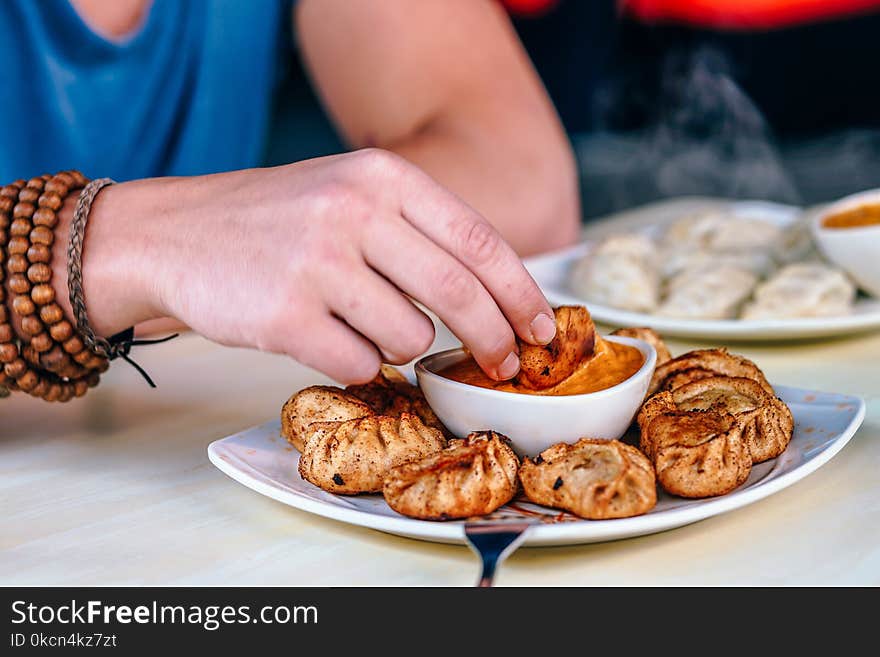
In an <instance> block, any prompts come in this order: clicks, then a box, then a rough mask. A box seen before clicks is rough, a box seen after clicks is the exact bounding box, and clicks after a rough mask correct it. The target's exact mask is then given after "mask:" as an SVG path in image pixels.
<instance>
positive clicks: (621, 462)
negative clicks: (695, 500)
mask: <svg viewBox="0 0 880 657" xmlns="http://www.w3.org/2000/svg"><path fill="white" fill-rule="evenodd" d="M519 478H520V481H521V482H522V486H523V491H524V492H525V494H526V497H528V498H529V499H530V500H531V501H532V502H535V503H536V504H543V505H545V506H551V507H554V508H557V509H565V510H566V511H570V512H571V513H574V514H575V515H578V516H580V517H582V518H588V519H590V520H604V519H607V518H627V517H629V516H637V515H641V514H643V513H647V512H648V511H650V510H651V509H652V508H653V507H654V505H655V504H656V503H657V486H656V484H655V481H654V469H653V468H652V467H651V463H650V462H649V461H648V459H646V458H645V456H644V454H642V453H641V452H639V451H638V450H637V449H635V448H634V447H630V446H629V445H625V444H624V443H622V442H620V441H617V440H592V439H590V438H581V439H580V440H579V441H577V442H576V443H575V444H574V445H568V444H566V443H558V444H556V445H553V446H552V447H550V448H548V449H545V450H544V451H543V452H541V454H540V455H539V456H537V457H535V459H534V460H529V459H525V460H524V461H523V464H522V466H521V467H520V471H519Z"/></svg>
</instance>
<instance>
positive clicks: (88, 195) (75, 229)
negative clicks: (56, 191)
mask: <svg viewBox="0 0 880 657" xmlns="http://www.w3.org/2000/svg"><path fill="white" fill-rule="evenodd" d="M113 184H115V181H114V180H112V179H110V178H98V179H96V180H92V181H91V182H90V183H88V184H87V185H86V186H85V187H84V188H83V190H82V192H81V193H80V195H79V199H77V202H76V209H75V210H74V213H73V221H72V222H71V224H70V241H69V243H68V246H67V287H68V292H69V294H70V305H71V307H72V308H73V314H74V315H75V316H76V328H77V331H78V332H79V335H80V336H81V337H82V339H83V342H85V344H86V346H87V347H88V348H89V349H90V350H91V351H92V352H93V353H95V354H97V355H98V356H101V357H103V358H107V359H109V360H114V359H116V358H122V359H123V360H125V361H126V362H128V363H129V364H130V365H131V366H132V367H134V368H135V369H136V370H137V371H138V372H140V374H141V376H142V377H144V379H145V380H146V382H147V383H148V384H150V386H151V387H153V388H155V387H156V384H155V383H153V380H152V379H151V378H150V375H149V374H147V373H146V372H145V371H144V369H143V368H142V367H141V366H140V365H138V364H137V363H136V362H134V361H133V360H132V359H131V358H129V356H128V354H129V352H130V351H131V348H132V347H133V346H137V345H145V344H158V343H160V342H165V341H167V340H171V339H173V338H176V337H177V335H178V334H177V333H175V334H173V335H169V336H167V337H164V338H159V339H156V340H135V339H133V338H134V327H130V328H128V329H125V330H124V331H120V332H119V333H117V334H116V335H113V336H111V337H110V338H109V339H107V338H102V337H101V336H99V335H96V334H95V332H94V330H92V327H91V325H90V324H89V318H88V313H87V312H86V301H85V296H84V295H83V279H82V253H83V243H84V242H85V234H86V224H87V223H88V220H89V212H90V211H91V209H92V203H93V202H94V200H95V197H96V196H97V195H98V192H100V191H101V190H102V189H104V188H105V187H107V186H108V185H113Z"/></svg>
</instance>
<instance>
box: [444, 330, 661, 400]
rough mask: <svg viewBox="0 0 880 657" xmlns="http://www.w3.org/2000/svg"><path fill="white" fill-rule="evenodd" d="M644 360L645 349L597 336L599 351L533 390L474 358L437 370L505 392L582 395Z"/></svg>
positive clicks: (610, 383)
mask: <svg viewBox="0 0 880 657" xmlns="http://www.w3.org/2000/svg"><path fill="white" fill-rule="evenodd" d="M644 363H645V358H644V356H642V352H641V351H639V350H638V349H636V348H635V347H630V346H629V345H626V344H619V343H617V342H609V341H607V340H599V339H597V340H596V351H595V354H594V355H593V356H592V357H591V358H588V359H585V360H583V361H581V363H580V365H578V367H577V369H576V370H575V371H574V372H573V373H572V375H571V376H569V377H568V378H567V379H565V380H564V381H561V382H559V383H557V384H556V385H555V386H553V387H551V388H545V389H544V390H532V389H531V388H526V387H525V386H522V385H520V384H519V383H517V382H516V381H495V380H493V379H490V378H489V377H488V376H486V374H485V373H484V372H483V370H481V369H480V366H479V365H477V363H476V361H475V360H474V359H473V358H466V359H464V360H462V361H459V362H457V363H453V364H452V365H450V366H449V367H445V368H443V369H442V370H440V371H439V372H437V374H439V375H440V376H442V377H445V378H447V379H452V380H453V381H458V382H459V383H467V384H470V385H472V386H478V387H480V388H490V389H492V390H500V391H502V392H518V393H520V394H523V395H583V394H586V393H589V392H598V391H599V390H605V389H606V388H610V387H612V386H616V385H617V384H618V383H623V382H624V381H626V380H627V379H628V378H629V377H631V376H632V375H633V374H635V373H636V372H638V371H639V369H640V368H641V367H642V365H644Z"/></svg>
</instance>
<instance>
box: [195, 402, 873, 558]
mask: <svg viewBox="0 0 880 657" xmlns="http://www.w3.org/2000/svg"><path fill="white" fill-rule="evenodd" d="M776 392H777V394H778V395H779V396H780V397H781V398H782V400H783V401H785V403H787V404H788V405H789V406H790V407H791V410H792V413H793V414H794V418H795V432H794V437H793V438H792V441H791V444H790V445H789V447H788V449H787V450H786V451H785V453H784V454H782V455H781V456H779V457H778V458H776V459H773V460H771V461H767V462H766V463H761V464H759V465H757V466H755V467H754V468H752V473H751V475H750V476H749V479H748V480H747V481H746V482H745V483H744V484H743V485H742V486H740V487H739V488H737V489H736V490H735V491H733V492H732V493H729V494H728V495H725V496H723V497H716V498H710V499H704V500H687V499H683V498H680V497H673V496H670V495H666V494H665V493H661V494H660V497H659V500H658V502H657V506H656V507H654V509H652V510H651V512H650V513H647V514H645V515H643V516H638V517H635V518H622V519H619V520H582V519H580V518H577V517H575V516H572V515H570V514H567V513H560V512H558V511H554V510H552V509H546V508H544V507H540V506H537V505H534V504H531V503H528V502H523V501H521V500H519V501H514V502H513V503H511V504H509V505H507V506H505V507H504V508H502V509H500V510H499V511H497V512H496V513H494V514H492V516H491V518H492V519H493V520H494V519H507V518H510V519H514V518H515V519H517V520H522V519H524V518H525V519H529V520H533V521H534V522H535V524H534V525H533V526H532V527H531V528H530V529H529V530H528V534H527V536H526V539H525V544H526V545H575V544H580V543H596V542H600V541H610V540H615V539H620V538H629V537H632V536H642V535H644V534H652V533H654V532H660V531H664V530H667V529H673V528H675V527H682V526H684V525H688V524H690V523H693V522H696V521H698V520H703V519H704V518H709V517H711V516H715V515H718V514H720V513H724V512H726V511H731V510H733V509H738V508H740V507H743V506H746V505H747V504H751V503H752V502H756V501H758V500H760V499H762V498H764V497H767V496H768V495H772V494H773V493H775V492H777V491H780V490H782V489H783V488H786V487H787V486H791V485H792V484H793V483H795V482H796V481H799V480H800V479H803V478H804V477H806V476H807V475H808V474H810V473H811V472H814V471H815V470H816V469H818V468H819V467H821V466H822V465H823V464H825V463H827V462H828V460H829V459H831V457H832V456H834V455H835V454H837V452H839V451H840V450H841V449H842V448H843V446H844V445H846V443H847V442H849V440H850V438H852V436H853V434H854V433H855V432H856V430H857V429H858V428H859V426H860V425H861V423H862V420H863V419H864V417H865V403H864V401H863V400H861V399H859V398H858V397H851V396H847V395H838V394H831V393H821V392H811V391H808V390H800V389H798V388H787V387H783V386H778V387H776ZM208 457H209V458H210V460H211V462H212V463H213V464H214V465H215V466H217V467H218V468H219V469H220V470H222V471H223V472H224V473H226V474H227V475H229V476H230V477H232V478H233V479H235V480H236V481H237V482H239V483H241V484H244V485H245V486H247V487H248V488H251V489H253V490H255V491H257V492H258V493H262V494H263V495H266V496H268V497H271V498H272V499H275V500H278V501H279V502H283V503H284V504H288V505H290V506H292V507H295V508H297V509H301V510H303V511H308V512H309V513H315V514H317V515H319V516H324V517H327V518H333V519H335V520H340V521H342V522H347V523H350V524H353V525H360V526H362V527H370V528H372V529H378V530H379V531H383V532H388V533H391V534H397V535H399V536H407V537H410V538H416V539H421V540H426V541H436V542H440V543H461V544H463V543H464V522H463V521H447V522H430V521H426V520H414V519H412V518H406V517H404V516H401V515H399V514H397V513H395V512H394V511H392V510H391V508H390V507H389V506H388V505H387V504H385V500H384V499H383V498H382V496H381V495H359V496H356V497H344V496H340V495H333V494H332V493H327V492H325V491H323V490H321V489H320V488H317V487H316V486H313V485H312V484H310V483H308V482H307V481H304V480H303V479H302V478H301V477H300V476H299V473H298V472H297V464H298V462H299V452H297V451H296V450H295V449H294V448H293V447H291V446H290V445H288V443H287V442H286V441H285V440H284V439H283V438H281V437H280V435H279V423H278V422H277V421H275V422H267V423H266V424H263V425H260V426H257V427H253V428H251V429H247V430H245V431H242V432H241V433H237V434H235V435H232V436H229V437H227V438H223V439H221V440H217V441H215V442H213V443H211V445H209V446H208Z"/></svg>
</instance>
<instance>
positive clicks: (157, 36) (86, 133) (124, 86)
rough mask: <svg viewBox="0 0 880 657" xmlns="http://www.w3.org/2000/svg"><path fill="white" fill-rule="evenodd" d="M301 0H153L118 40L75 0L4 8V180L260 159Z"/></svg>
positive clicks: (220, 166) (144, 173) (138, 172)
mask: <svg viewBox="0 0 880 657" xmlns="http://www.w3.org/2000/svg"><path fill="white" fill-rule="evenodd" d="M290 7H291V0H244V1H224V0H153V2H152V4H151V5H150V6H149V9H148V14H147V15H146V16H145V17H144V20H143V23H142V25H141V26H140V28H139V29H138V30H137V31H136V32H135V33H134V34H132V35H131V36H130V37H129V38H127V39H126V40H123V41H121V42H114V41H109V40H107V39H105V38H103V37H101V36H99V35H98V34H96V33H95V32H94V31H92V30H91V29H90V28H89V26H88V25H87V24H86V23H85V22H83V20H82V19H81V17H80V16H79V14H78V13H77V12H76V10H75V9H74V8H73V7H72V6H71V5H70V3H69V2H68V0H38V1H34V0H3V1H2V2H0V62H2V65H0V134H2V138H0V184H6V183H7V182H10V181H12V180H14V179H16V178H28V177H30V176H34V175H39V174H42V173H51V172H55V171H58V170H61V169H67V168H77V169H80V170H81V171H83V173H85V174H86V175H87V176H89V177H103V176H110V177H112V178H115V179H116V180H120V181H121V180H130V179H133V178H144V177H149V176H158V175H192V174H201V173H210V172H216V171H227V170H231V169H240V168H244V167H249V166H254V165H257V164H259V163H260V161H261V158H262V156H263V151H264V146H265V144H264V140H265V132H266V127H267V124H268V121H269V113H270V110H271V105H272V92H273V89H274V86H275V83H276V78H277V71H278V64H279V59H280V57H281V54H282V48H281V45H282V44H281V39H282V35H283V34H285V32H286V27H287V24H288V22H289V21H290Z"/></svg>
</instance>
